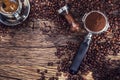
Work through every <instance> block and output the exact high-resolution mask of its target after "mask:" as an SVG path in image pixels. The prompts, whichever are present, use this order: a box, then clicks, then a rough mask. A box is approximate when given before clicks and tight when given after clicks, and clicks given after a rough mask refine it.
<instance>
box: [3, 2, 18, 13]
mask: <svg viewBox="0 0 120 80" xmlns="http://www.w3.org/2000/svg"><path fill="white" fill-rule="evenodd" d="M1 7H2V9H3V10H4V11H5V12H15V11H16V10H17V9H18V0H16V2H15V1H11V0H2V2H1Z"/></svg>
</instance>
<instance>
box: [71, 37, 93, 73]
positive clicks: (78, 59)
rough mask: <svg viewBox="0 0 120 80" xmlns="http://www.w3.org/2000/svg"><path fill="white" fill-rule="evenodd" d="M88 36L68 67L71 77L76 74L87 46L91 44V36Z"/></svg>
mask: <svg viewBox="0 0 120 80" xmlns="http://www.w3.org/2000/svg"><path fill="white" fill-rule="evenodd" d="M88 36H89V35H87V36H86V38H85V40H84V42H82V44H81V45H80V48H79V51H78V53H77V54H76V55H75V57H74V59H73V62H72V64H71V66H70V73H71V74H73V75H74V74H76V73H77V72H78V70H79V67H80V64H81V62H82V60H83V58H84V56H85V54H86V52H87V50H88V48H89V44H90V42H91V36H92V35H90V36H89V37H88Z"/></svg>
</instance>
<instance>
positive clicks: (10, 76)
mask: <svg viewBox="0 0 120 80" xmlns="http://www.w3.org/2000/svg"><path fill="white" fill-rule="evenodd" d="M28 26H29V27H26V28H25V27H24V28H18V29H16V28H10V27H9V28H7V29H5V28H1V30H0V80H37V79H39V78H40V76H41V74H39V73H37V70H38V69H39V70H41V71H44V70H47V71H48V72H47V73H46V74H45V77H46V78H45V79H46V80H47V79H49V78H50V77H53V76H56V73H57V66H58V64H56V63H57V61H59V59H58V58H57V57H56V56H55V55H54V53H55V52H57V49H56V48H57V47H61V46H64V45H66V41H77V40H75V37H74V36H67V35H58V34H55V32H52V31H55V29H56V28H57V26H56V25H55V24H54V22H51V21H49V20H43V19H39V20H36V21H34V22H29V24H28ZM4 29H5V33H3V30H4ZM44 31H45V32H44ZM53 34H54V35H53ZM49 62H52V63H53V66H48V63H49ZM59 79H60V80H64V76H62V77H60V78H59Z"/></svg>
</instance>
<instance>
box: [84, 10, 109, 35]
mask: <svg viewBox="0 0 120 80" xmlns="http://www.w3.org/2000/svg"><path fill="white" fill-rule="evenodd" d="M93 12H97V13H99V14H101V15H102V16H104V18H105V21H106V25H105V27H104V28H103V29H102V30H100V31H97V32H95V31H91V30H90V29H88V28H87V27H86V24H85V20H86V18H87V17H88V15H90V14H91V13H93ZM82 21H83V23H84V27H85V29H86V30H87V31H88V32H90V33H93V34H99V33H102V32H103V31H106V30H107V29H108V27H109V22H108V19H107V17H106V16H105V14H103V13H102V12H100V11H90V12H89V13H86V14H85V15H84V16H83V18H82Z"/></svg>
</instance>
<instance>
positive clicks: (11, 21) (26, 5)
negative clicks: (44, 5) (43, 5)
mask: <svg viewBox="0 0 120 80" xmlns="http://www.w3.org/2000/svg"><path fill="white" fill-rule="evenodd" d="M21 2H22V10H21V13H20V15H21V17H22V19H21V20H16V18H7V17H5V16H3V15H2V14H0V22H1V23H3V24H4V25H7V26H15V25H18V24H20V23H22V22H23V21H25V20H26V19H27V17H28V15H29V13H30V2H29V0H21Z"/></svg>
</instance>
